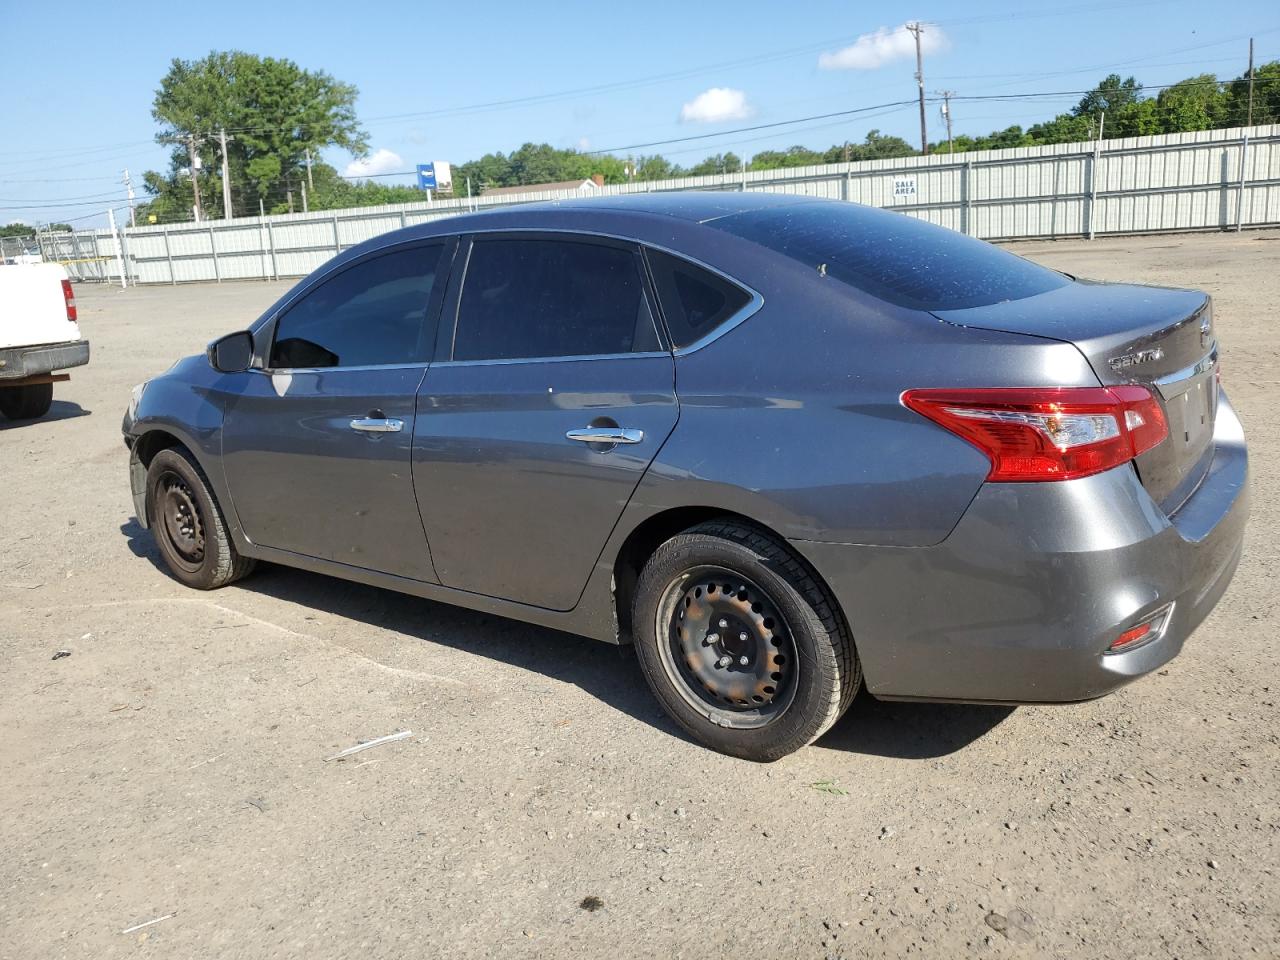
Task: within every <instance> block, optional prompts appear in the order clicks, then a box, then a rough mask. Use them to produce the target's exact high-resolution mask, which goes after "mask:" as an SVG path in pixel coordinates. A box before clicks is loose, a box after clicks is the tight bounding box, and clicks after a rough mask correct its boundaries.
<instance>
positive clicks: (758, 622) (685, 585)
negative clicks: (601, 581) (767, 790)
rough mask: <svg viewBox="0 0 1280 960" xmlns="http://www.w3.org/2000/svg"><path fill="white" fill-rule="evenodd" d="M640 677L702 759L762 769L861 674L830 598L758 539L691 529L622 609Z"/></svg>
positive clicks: (715, 527)
mask: <svg viewBox="0 0 1280 960" xmlns="http://www.w3.org/2000/svg"><path fill="white" fill-rule="evenodd" d="M632 625H633V631H634V634H635V643H636V653H637V656H638V658H639V660H640V666H641V669H642V670H643V671H644V675H645V679H646V680H647V681H648V683H649V686H650V688H651V689H652V690H653V692H654V695H655V696H656V697H657V698H658V701H659V702H660V703H661V704H662V706H663V708H664V709H665V710H666V711H667V713H668V714H670V715H671V717H672V719H674V720H675V721H676V722H677V723H678V724H680V726H681V727H682V728H684V730H686V731H687V732H688V733H689V735H690V736H692V737H693V738H694V739H696V740H697V741H698V742H700V743H702V744H705V745H706V746H708V747H710V748H712V749H713V750H718V751H720V752H721V753H727V754H730V755H732V756H735V757H742V758H744V759H747V760H755V761H760V762H769V761H773V760H778V759H780V758H781V757H785V756H786V755H787V754H789V753H792V752H794V751H796V750H798V749H800V748H801V747H803V746H805V745H806V744H808V743H811V742H813V741H814V740H816V739H817V738H818V737H820V736H821V735H822V734H823V733H825V732H826V731H827V730H828V729H830V728H831V726H832V724H834V723H835V722H836V720H838V719H839V718H840V716H841V714H843V713H844V711H845V710H846V709H848V707H849V704H850V703H851V702H852V701H853V697H854V694H855V693H856V692H857V690H858V687H859V685H860V683H861V679H862V677H861V669H860V666H859V663H858V657H857V653H856V651H855V650H854V646H853V640H852V638H851V637H850V636H849V635H848V630H847V628H846V627H845V625H844V621H843V618H842V617H841V616H840V614H839V611H838V609H837V607H836V604H835V601H834V599H833V598H832V597H831V595H830V593H829V592H828V591H827V590H826V589H825V587H823V586H822V584H821V583H820V582H819V581H818V579H817V577H816V575H815V574H814V573H813V571H812V570H811V569H810V568H809V567H808V566H807V565H806V564H805V563H804V562H803V561H801V560H800V559H799V558H798V557H796V556H795V555H794V554H793V553H792V552H791V551H790V550H788V549H787V548H786V547H785V546H783V545H782V544H781V543H779V542H778V541H777V540H775V539H774V538H772V537H770V536H768V535H766V534H765V533H763V532H761V531H760V530H757V529H754V528H752V527H749V526H746V525H744V524H740V523H736V522H732V521H712V522H709V523H703V524H700V525H699V526H697V527H694V528H692V529H690V530H688V531H686V532H684V533H681V534H679V535H678V536H675V537H673V538H672V539H670V540H668V541H667V542H666V543H664V544H663V545H662V546H660V547H659V548H658V549H657V550H656V551H655V552H654V554H653V556H652V557H650V558H649V561H648V562H647V563H646V564H645V567H644V570H643V571H642V572H641V574H640V579H639V582H638V583H637V585H636V592H635V601H634V604H633V609H632Z"/></svg>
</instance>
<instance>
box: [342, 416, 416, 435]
mask: <svg viewBox="0 0 1280 960" xmlns="http://www.w3.org/2000/svg"><path fill="white" fill-rule="evenodd" d="M403 427H404V421H403V420H396V419H395V418H394V417H359V418H357V419H355V420H352V421H351V429H352V430H359V431H360V432H361V433H399V432H400V431H401V429H403Z"/></svg>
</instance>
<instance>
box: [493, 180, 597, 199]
mask: <svg viewBox="0 0 1280 960" xmlns="http://www.w3.org/2000/svg"><path fill="white" fill-rule="evenodd" d="M597 186H598V184H597V183H596V182H595V181H594V180H592V179H591V178H590V177H588V178H587V179H585V180H559V181H557V182H556V183H526V184H522V185H520V186H517V187H485V189H484V190H483V191H481V196H485V197H500V196H511V195H512V194H517V193H542V192H544V191H547V190H586V191H593V190H595V189H596V187H597Z"/></svg>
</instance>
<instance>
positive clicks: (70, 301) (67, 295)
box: [62, 280, 76, 323]
mask: <svg viewBox="0 0 1280 960" xmlns="http://www.w3.org/2000/svg"><path fill="white" fill-rule="evenodd" d="M62 299H63V300H65V301H66V302H67V319H68V320H70V321H71V322H72V323H75V322H76V293H75V291H74V290H72V289H71V281H70V280H63V281H62Z"/></svg>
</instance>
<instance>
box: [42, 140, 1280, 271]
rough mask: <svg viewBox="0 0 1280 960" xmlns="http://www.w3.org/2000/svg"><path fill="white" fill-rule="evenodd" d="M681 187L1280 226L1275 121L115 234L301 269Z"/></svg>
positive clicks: (967, 226)
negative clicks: (417, 239) (434, 235)
mask: <svg viewBox="0 0 1280 960" xmlns="http://www.w3.org/2000/svg"><path fill="white" fill-rule="evenodd" d="M1246 144H1247V146H1246ZM1099 146H1100V148H1101V149H1100V153H1099V152H1098V148H1099ZM1242 156H1243V157H1244V160H1245V162H1244V165H1243V168H1242V165H1241V159H1242ZM1242 176H1243V179H1244V188H1243V191H1242V189H1241V177H1242ZM680 190H725V191H740V190H751V191H762V192H767V193H781V194H791V195H797V196H810V197H822V198H826V199H830V200H850V201H854V202H857V203H865V204H869V205H872V206H877V207H885V208H888V209H892V210H896V211H898V212H900V213H905V214H907V215H909V216H913V217H919V218H921V219H923V220H928V221H929V222H931V223H936V224H940V225H942V226H945V227H949V228H951V229H953V230H958V231H961V232H963V233H968V234H970V235H971V236H976V237H982V238H984V239H989V240H1010V239H1022V238H1053V237H1079V236H1089V235H1090V233H1093V234H1107V233H1113V234H1114V233H1144V232H1158V231H1176V230H1203V229H1231V228H1235V227H1236V226H1237V224H1238V223H1239V224H1243V225H1246V226H1259V225H1263V224H1276V223H1280V124H1275V125H1267V126H1259V127H1251V128H1248V129H1247V130H1246V129H1233V130H1207V131H1202V132H1198V133H1180V134H1169V135H1166V136H1155V137H1130V138H1125V139H1119V140H1106V141H1103V142H1102V144H1101V145H1098V144H1093V143H1062V144H1052V145H1050V146H1044V147H1018V148H1014V149H1007V150H987V151H980V152H973V153H957V154H933V155H931V156H927V157H904V158H897V159H887V160H870V161H861V162H857V163H837V164H824V165H821V166H808V167H794V168H791V169H786V170H749V171H747V172H745V173H743V172H742V171H736V172H728V173H724V174H712V175H709V176H700V177H683V178H678V179H669V180H656V181H647V182H640V183H624V184H613V185H609V186H606V187H603V188H599V189H597V190H594V191H591V192H590V193H589V194H584V193H582V192H579V191H574V190H567V191H565V190H561V191H546V190H543V191H534V192H531V193H526V194H519V195H517V196H511V195H510V194H500V195H490V196H479V197H475V198H471V199H462V198H459V199H447V200H432V201H429V202H427V201H424V202H422V203H405V204H392V205H387V206H379V207H360V208H354V209H348V210H339V211H324V212H316V213H305V214H304V213H296V214H281V215H274V216H269V217H252V218H248V217H245V218H239V219H235V220H216V221H211V222H207V223H200V224H175V225H169V226H145V227H137V228H132V229H128V230H124V231H122V232H121V234H120V236H121V244H122V248H123V249H122V252H123V260H124V261H125V269H126V272H127V273H128V275H129V276H130V278H132V279H133V280H135V281H136V282H139V283H186V282H189V281H204V280H231V279H249V278H255V279H261V278H266V277H300V276H305V275H306V274H308V273H310V272H311V271H312V270H314V269H316V268H317V267H319V266H320V265H321V264H323V263H324V262H325V261H326V260H328V259H329V258H330V257H332V256H334V254H336V253H338V252H339V251H341V250H345V249H347V248H348V247H351V246H353V245H355V244H358V243H362V242H364V241H365V240H368V239H370V238H372V237H376V236H378V235H380V234H383V233H386V232H388V231H391V230H398V229H400V228H401V227H403V226H413V225H414V224H421V223H427V222H430V221H434V220H439V219H442V218H446V217H451V216H456V215H458V214H461V213H468V212H471V211H472V210H487V209H493V208H497V207H510V206H514V205H519V204H523V203H533V202H537V201H539V200H559V199H566V198H576V197H582V196H600V195H603V196H618V195H624V194H631V193H651V192H662V191H680ZM40 243H41V246H42V248H43V249H44V251H45V256H46V258H48V259H56V260H60V261H62V262H64V263H66V265H67V269H68V271H69V272H70V273H71V276H72V277H74V278H76V279H81V280H89V279H103V280H116V281H118V280H119V276H120V274H119V270H120V268H119V265H118V263H119V261H118V260H117V259H116V253H117V246H116V241H115V240H114V239H113V237H112V235H111V233H110V232H109V231H106V230H95V231H80V232H77V233H72V234H49V235H48V236H42V237H41V238H40Z"/></svg>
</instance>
